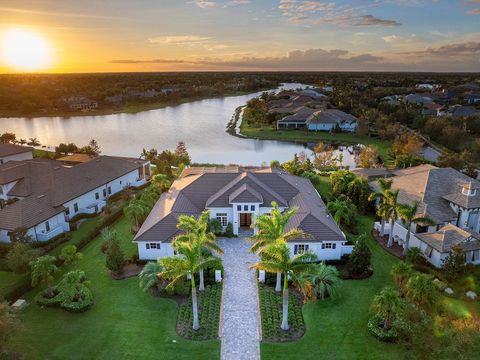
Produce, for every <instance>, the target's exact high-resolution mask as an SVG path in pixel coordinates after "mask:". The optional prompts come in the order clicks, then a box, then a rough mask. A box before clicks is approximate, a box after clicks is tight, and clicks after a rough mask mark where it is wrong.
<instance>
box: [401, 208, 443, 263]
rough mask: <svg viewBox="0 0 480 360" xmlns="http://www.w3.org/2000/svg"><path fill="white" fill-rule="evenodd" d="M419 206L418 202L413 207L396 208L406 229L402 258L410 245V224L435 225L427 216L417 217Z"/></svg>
mask: <svg viewBox="0 0 480 360" xmlns="http://www.w3.org/2000/svg"><path fill="white" fill-rule="evenodd" d="M419 205H420V202H418V201H415V202H414V203H413V205H407V204H400V205H399V206H398V215H399V216H400V219H402V220H403V221H404V222H405V227H406V228H407V236H406V237H405V245H404V247H403V255H404V256H405V255H407V251H408V247H409V244H410V228H411V227H412V224H428V225H433V224H435V222H434V221H433V220H432V219H430V218H429V217H427V216H417V212H418V207H419Z"/></svg>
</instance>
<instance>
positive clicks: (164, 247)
mask: <svg viewBox="0 0 480 360" xmlns="http://www.w3.org/2000/svg"><path fill="white" fill-rule="evenodd" d="M150 243H152V242H149V244H150ZM155 243H156V244H160V249H147V243H146V242H138V243H137V247H138V257H139V258H140V260H157V259H159V258H164V257H169V256H173V255H174V253H173V247H172V244H171V243H160V242H155Z"/></svg>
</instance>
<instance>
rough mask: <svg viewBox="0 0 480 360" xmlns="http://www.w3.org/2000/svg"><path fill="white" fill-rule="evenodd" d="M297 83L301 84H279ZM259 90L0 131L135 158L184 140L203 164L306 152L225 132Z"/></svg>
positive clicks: (13, 122)
mask: <svg viewBox="0 0 480 360" xmlns="http://www.w3.org/2000/svg"><path fill="white" fill-rule="evenodd" d="M300 87H305V85H302V84H295V83H290V84H283V85H282V86H281V88H284V89H296V88H300ZM259 94H260V93H259V92H258V93H252V94H248V95H242V96H231V97H225V98H215V99H206V100H199V101H194V102H190V103H186V104H182V105H178V106H168V107H165V108H162V109H157V110H150V111H143V112H139V113H136V114H113V115H92V116H73V117H68V118H65V117H39V118H0V133H1V132H5V131H9V132H13V133H15V134H16V135H17V138H31V137H36V138H38V139H39V140H40V142H41V143H42V145H46V146H47V147H54V146H55V145H58V144H59V143H61V142H74V143H75V144H77V145H86V144H87V143H88V141H89V140H90V139H92V138H95V139H96V140H97V141H98V143H99V144H100V145H101V148H102V154H104V155H118V156H133V157H138V156H139V155H140V153H141V151H142V149H143V148H146V149H150V148H156V149H158V150H160V151H161V150H163V149H174V148H175V146H176V144H177V143H178V142H179V141H184V142H185V143H186V145H187V149H188V151H189V153H190V155H191V157H192V159H193V161H195V162H202V163H207V162H208V163H221V164H231V163H233V164H243V165H260V164H261V163H262V162H267V163H269V162H270V161H271V160H279V161H281V162H283V161H286V160H290V159H292V158H293V154H294V153H298V152H300V151H306V152H307V153H310V151H309V150H308V148H305V146H304V145H301V144H293V143H287V142H279V141H266V140H253V139H242V138H238V137H235V136H232V135H229V134H228V133H226V132H225V128H226V125H227V123H228V122H229V120H230V119H231V117H232V115H233V113H234V111H235V109H236V108H237V107H238V106H242V105H245V104H246V102H247V101H248V100H250V99H252V98H254V97H256V96H258V95H259ZM343 154H344V165H350V166H351V167H354V166H355V161H354V158H353V156H350V154H349V152H348V151H345V150H344V151H343Z"/></svg>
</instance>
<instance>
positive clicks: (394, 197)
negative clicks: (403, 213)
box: [382, 189, 400, 247]
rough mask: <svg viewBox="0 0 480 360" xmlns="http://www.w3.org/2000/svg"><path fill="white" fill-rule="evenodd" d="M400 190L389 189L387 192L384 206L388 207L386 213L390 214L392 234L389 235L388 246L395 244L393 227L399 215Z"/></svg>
mask: <svg viewBox="0 0 480 360" xmlns="http://www.w3.org/2000/svg"><path fill="white" fill-rule="evenodd" d="M399 192H400V190H398V189H397V190H393V191H392V190H387V192H386V193H385V200H386V202H385V204H382V206H384V207H386V208H387V210H386V213H387V214H388V218H389V219H390V234H389V235H388V242H387V247H391V246H392V244H393V228H394V227H395V223H396V222H397V219H398V217H399V212H398V210H399V204H398V193H399Z"/></svg>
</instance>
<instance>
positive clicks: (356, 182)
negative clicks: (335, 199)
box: [346, 176, 372, 213]
mask: <svg viewBox="0 0 480 360" xmlns="http://www.w3.org/2000/svg"><path fill="white" fill-rule="evenodd" d="M371 193H372V190H370V184H369V183H368V180H367V178H365V177H363V176H356V177H355V179H353V180H351V181H350V182H349V183H348V184H347V194H346V195H347V196H348V197H349V198H350V199H351V200H352V201H353V203H354V204H356V205H357V207H358V208H359V210H360V211H361V212H363V213H364V212H366V210H367V208H368V207H369V205H370V204H369V202H370V200H369V197H370V194H371Z"/></svg>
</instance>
